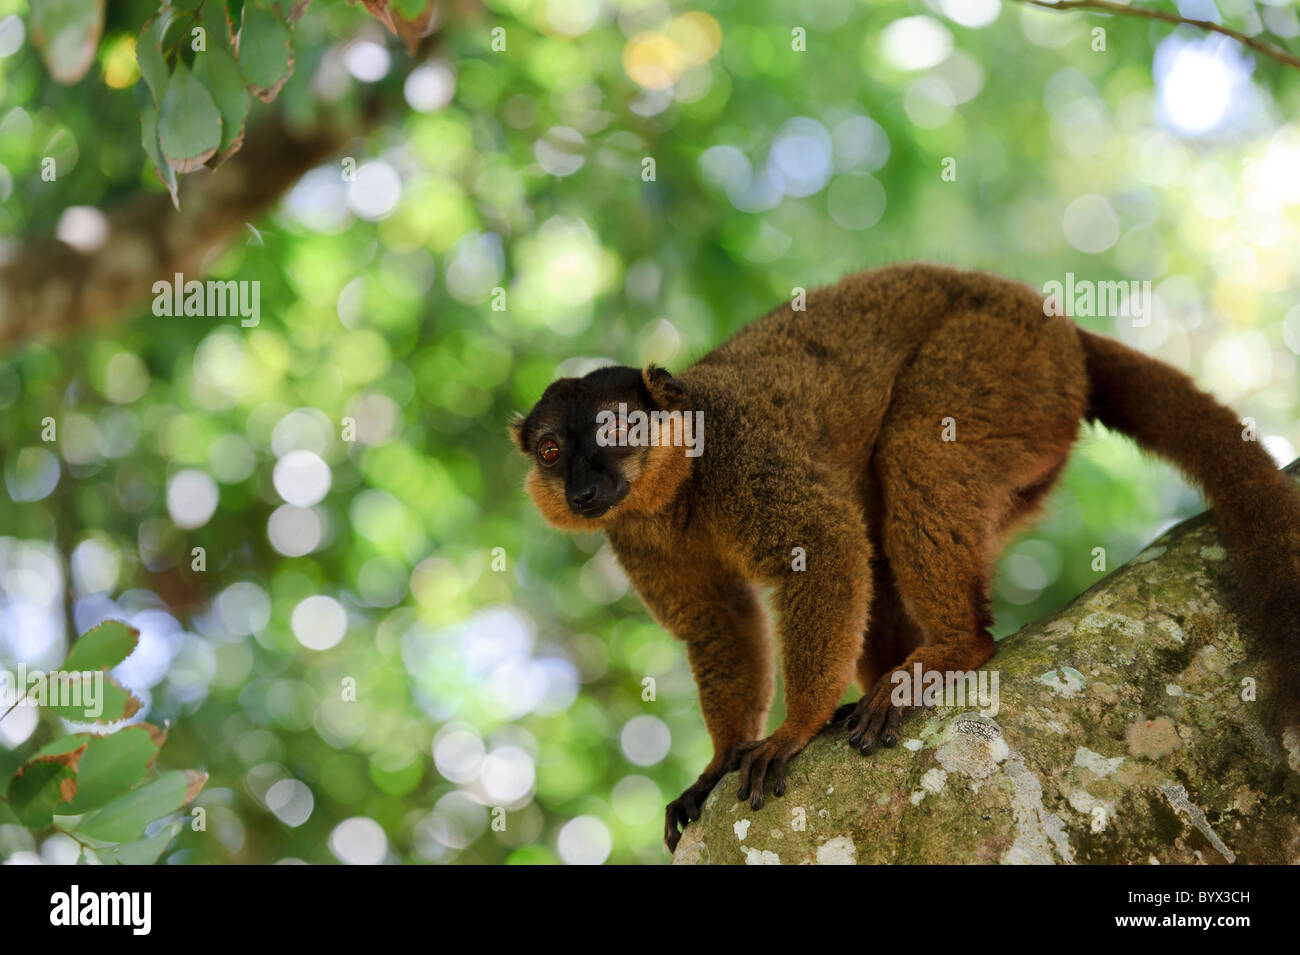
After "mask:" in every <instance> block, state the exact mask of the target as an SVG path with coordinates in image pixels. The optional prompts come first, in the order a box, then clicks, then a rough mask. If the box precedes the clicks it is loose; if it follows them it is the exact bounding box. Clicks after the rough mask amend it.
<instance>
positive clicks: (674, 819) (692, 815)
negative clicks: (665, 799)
mask: <svg viewBox="0 0 1300 955" xmlns="http://www.w3.org/2000/svg"><path fill="white" fill-rule="evenodd" d="M721 777H722V774H721V773H718V774H717V775H715V776H713V777H712V778H707V777H706V776H701V777H700V778H699V779H697V780H696V781H695V782H694V783H692V784H691V785H690V786H689V787H688V788H687V789H686V791H685V792H683V793H682V794H681V795H680V796H678V797H677V798H676V799H674V800H673V801H672V802H670V803H669V804H668V808H667V809H666V810H665V811H664V845H666V846H667V847H668V851H669V852H675V851H677V843H678V842H679V841H680V840H681V838H682V833H683V832H684V831H685V830H686V827H687V826H688V825H690V824H691V823H692V822H694V821H695V820H696V819H699V818H700V811H701V810H702V809H703V808H704V800H705V799H707V798H708V796H709V793H711V792H713V787H714V786H716V785H717V784H718V780H719V779H720V778H721Z"/></svg>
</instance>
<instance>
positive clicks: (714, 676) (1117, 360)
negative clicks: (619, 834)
mask: <svg viewBox="0 0 1300 955" xmlns="http://www.w3.org/2000/svg"><path fill="white" fill-rule="evenodd" d="M1044 312H1045V310H1044V303H1043V296H1042V295H1041V294H1040V293H1039V292H1038V291H1036V290H1035V289H1033V288H1030V287H1029V286H1026V285H1022V284H1019V283H1017V282H1012V281H1008V280H1006V279H1002V278H998V277H996V276H993V275H989V274H985V273H977V272H964V271H958V270H955V269H951V268H945V267H940V266H933V265H924V264H914V265H899V266H891V267H886V268H881V269H876V270H873V271H868V272H863V273H859V274H855V275H851V276H849V277H847V278H845V279H843V280H842V281H840V282H839V283H837V284H835V285H832V286H829V287H827V288H822V289H819V290H816V291H814V292H811V293H809V295H808V297H807V308H806V311H795V310H793V309H792V307H791V305H790V304H786V305H784V306H782V307H781V308H778V309H777V310H775V311H774V312H772V313H770V314H769V315H767V316H766V317H765V318H763V319H762V320H760V321H758V322H756V323H754V324H753V325H750V326H749V327H747V328H745V329H744V330H742V331H741V332H740V333H739V334H737V335H736V336H735V337H733V338H732V339H731V340H730V341H728V342H726V343H725V344H723V345H722V346H720V347H719V348H717V349H715V350H714V351H712V352H710V353H709V354H708V355H707V356H706V357H705V358H703V359H702V360H700V361H699V362H697V363H696V364H694V365H692V366H691V367H689V368H687V369H686V370H685V371H683V372H682V373H681V374H680V375H678V376H677V377H676V378H674V377H672V376H671V375H669V374H668V373H667V372H666V371H664V370H662V369H656V368H653V367H651V368H649V369H646V370H645V371H644V372H638V371H637V370H636V369H631V368H624V367H619V368H606V369H601V370H600V371H597V372H594V373H592V374H591V375H588V376H586V377H584V378H581V379H576V378H566V379H561V380H559V381H557V382H555V383H554V384H552V385H551V386H550V387H549V388H548V389H547V391H546V393H545V394H544V395H543V396H542V399H541V400H540V401H539V402H538V404H537V405H536V407H534V408H533V410H532V412H531V413H530V414H529V415H528V416H527V417H526V418H519V419H517V420H516V422H515V423H514V425H513V433H514V438H515V441H516V443H517V444H518V446H519V448H520V450H521V451H523V452H524V453H525V454H527V455H529V456H532V457H533V459H534V463H535V467H534V468H533V470H532V472H531V473H530V475H529V477H528V482H527V487H528V490H529V493H530V494H531V495H532V498H533V500H534V501H535V502H536V504H537V507H538V508H539V509H540V511H541V513H542V514H543V515H544V516H545V517H546V519H547V520H548V521H550V522H551V523H552V524H554V525H556V526H557V527H561V528H565V529H568V530H589V531H595V530H600V531H604V532H605V533H606V534H607V535H608V538H609V541H610V544H611V545H612V547H613V549H614V552H615V554H616V555H617V556H618V560H619V562H620V564H621V565H622V566H623V568H624V570H625V571H626V572H627V575H628V577H629V578H630V580H631V581H632V583H633V585H634V586H635V587H636V589H637V591H638V592H639V594H640V595H641V597H642V599H643V600H644V602H645V605H646V607H647V608H648V609H649V611H650V612H651V614H653V616H654V617H655V619H656V620H658V621H659V623H661V624H662V625H663V626H664V627H665V628H666V629H668V630H669V631H670V632H672V633H673V634H674V635H675V636H677V637H678V638H680V639H681V640H682V641H684V643H685V644H686V653H687V657H688V659H689V660H690V665H691V670H692V672H693V673H694V676H695V680H696V683H697V684H698V686H699V695H700V708H701V710H702V712H703V715H704V721H705V724H706V725H707V727H708V730H709V734H710V736H711V737H712V739H713V749H714V755H713V760H712V761H711V762H710V763H709V765H708V766H707V767H705V769H704V772H703V773H702V774H701V775H700V778H699V779H698V780H697V781H696V783H695V784H694V785H692V786H691V787H690V788H689V789H687V790H686V792H685V793H683V794H682V796H681V797H680V798H678V799H677V800H675V801H674V802H672V803H671V804H670V805H669V806H668V810H667V818H666V821H665V840H666V842H667V843H668V846H669V848H670V849H671V848H674V847H675V846H676V843H677V840H678V838H679V836H680V832H679V830H680V828H682V827H684V826H685V824H686V823H687V822H689V821H690V820H692V819H694V818H697V817H698V815H699V812H700V807H701V805H702V804H703V802H704V798H705V797H706V796H707V795H708V793H709V791H710V790H711V789H712V788H713V787H714V785H715V784H716V783H717V782H718V780H719V779H720V778H721V777H722V776H723V775H724V773H726V772H727V771H729V769H733V768H739V771H740V788H739V792H738V796H739V797H740V798H742V799H745V798H749V799H750V800H751V804H752V805H753V806H754V807H755V808H758V807H759V806H761V805H762V802H763V787H764V784H765V781H766V780H768V779H770V780H771V782H772V785H773V791H774V792H775V793H776V795H778V796H779V795H781V794H782V793H783V792H784V790H785V770H786V764H787V762H788V761H789V760H790V758H791V757H792V756H793V755H794V754H795V753H797V752H799V750H800V749H802V748H803V747H804V745H805V744H807V742H808V741H809V740H810V739H811V738H812V737H813V736H814V735H815V734H817V733H818V732H819V731H820V730H821V729H822V728H823V727H824V726H825V725H826V723H827V721H828V719H830V718H831V717H832V715H833V714H835V712H836V704H837V702H838V701H839V699H840V696H841V694H843V692H844V690H845V689H846V687H847V685H848V683H849V682H850V680H851V679H852V678H853V677H854V676H856V677H857V680H858V682H859V684H860V685H861V687H862V689H863V696H862V698H861V699H860V700H859V702H858V703H857V704H855V705H852V706H851V707H849V708H848V710H849V712H848V713H847V720H846V722H847V723H848V725H849V726H850V727H851V728H853V733H852V735H851V737H850V742H851V743H852V744H854V745H856V746H858V747H860V748H861V750H862V752H864V753H871V752H873V751H874V750H875V747H876V745H877V743H882V744H883V745H885V746H893V745H894V744H895V743H896V742H897V740H898V735H899V722H900V718H901V716H902V710H901V709H899V708H898V707H896V706H894V705H893V704H892V702H891V700H890V690H891V689H892V683H891V681H890V676H891V674H892V673H893V672H895V671H897V670H903V671H905V672H911V670H912V667H913V664H915V663H920V664H921V666H922V668H923V670H926V671H930V670H938V671H969V670H972V669H974V668H976V667H978V666H980V665H981V664H983V663H984V662H985V661H987V660H988V659H989V657H990V656H992V654H993V648H994V644H993V637H992V636H991V634H990V633H989V624H990V616H989V609H988V592H989V581H990V575H991V574H992V571H993V567H994V562H995V559H996V557H997V554H998V550H999V548H1000V547H1001V545H1002V544H1003V543H1004V542H1005V541H1006V539H1007V537H1008V536H1009V534H1010V533H1011V532H1012V531H1013V529H1015V528H1016V527H1017V526H1018V525H1019V524H1021V523H1022V522H1023V521H1025V520H1026V519H1028V518H1029V517H1031V516H1032V515H1033V514H1034V513H1035V512H1036V511H1037V510H1038V508H1039V505H1040V504H1041V502H1042V500H1043V498H1044V496H1045V495H1046V494H1047V492H1048V491H1049V490H1050V488H1051V487H1052V485H1053V483H1054V482H1055V481H1056V479H1057V478H1058V477H1059V475H1060V473H1061V471H1062V469H1063V467H1064V465H1065V461H1066V457H1067V456H1068V454H1069V452H1070V448H1071V446H1072V445H1073V443H1074V441H1075V438H1076V436H1077V433H1078V427H1079V422H1080V421H1081V420H1083V419H1088V420H1093V421H1100V422H1102V423H1103V424H1105V425H1106V426H1107V427H1110V428H1114V429H1117V430H1119V431H1122V432H1124V433H1126V434H1128V435H1130V436H1131V437H1133V438H1134V439H1136V440H1137V442H1138V443H1139V444H1140V445H1142V446H1143V447H1144V448H1146V449H1147V450H1150V451H1153V452H1155V453H1157V454H1160V455H1162V456H1163V457H1166V458H1168V459H1169V460H1171V461H1172V462H1174V463H1175V464H1177V465H1178V466H1180V467H1181V468H1182V469H1183V470H1184V471H1185V472H1186V473H1187V474H1188V475H1189V476H1190V477H1191V478H1192V479H1193V480H1195V481H1196V482H1197V483H1199V484H1200V485H1201V487H1202V488H1203V489H1204V490H1205V492H1206V493H1207V495H1208V496H1209V498H1210V499H1211V501H1212V502H1213V504H1214V506H1215V508H1216V512H1217V515H1218V519H1219V522H1220V524H1221V525H1222V528H1223V531H1224V533H1225V535H1226V539H1227V541H1228V544H1229V547H1230V550H1231V552H1232V554H1233V556H1234V559H1235V563H1236V568H1237V572H1238V577H1239V580H1240V583H1241V587H1240V589H1241V591H1242V598H1243V609H1244V610H1245V611H1246V613H1247V618H1248V620H1249V621H1251V622H1252V623H1253V626H1254V629H1255V630H1256V631H1257V632H1258V633H1259V635H1260V636H1261V637H1262V638H1264V639H1265V640H1266V641H1267V642H1268V644H1269V647H1270V650H1271V651H1272V653H1271V656H1272V657H1273V658H1275V659H1277V660H1280V661H1281V672H1282V679H1283V681H1284V684H1285V685H1284V686H1283V688H1282V693H1281V694H1280V696H1281V697H1282V698H1283V699H1284V701H1285V703H1284V705H1285V706H1286V707H1287V708H1286V711H1285V713H1284V714H1283V715H1284V718H1285V719H1287V720H1292V721H1293V720H1295V719H1296V716H1297V714H1296V705H1295V704H1296V703H1297V701H1300V494H1298V493H1297V492H1296V490H1295V488H1294V487H1293V486H1292V485H1291V484H1290V482H1289V481H1288V480H1287V479H1286V477H1285V476H1284V475H1283V474H1282V473H1281V472H1279V471H1278V470H1277V469H1276V468H1275V466H1274V463H1273V461H1272V460H1271V459H1270V457H1269V455H1268V454H1267V453H1266V452H1265V451H1264V450H1263V448H1261V447H1260V445H1259V444H1258V443H1256V442H1254V441H1249V440H1243V433H1242V430H1243V429H1242V425H1241V423H1240V422H1239V421H1238V419H1237V416H1236V415H1234V414H1233V413H1232V412H1231V411H1229V410H1228V409H1227V408H1225V407H1223V406H1221V405H1219V404H1218V403H1217V402H1215V401H1214V400H1213V399H1212V398H1211V397H1209V396H1208V395H1206V394H1204V393H1202V392H1201V391H1199V390H1197V388H1196V387H1195V385H1194V384H1193V382H1192V380H1191V379H1190V378H1189V377H1188V376H1187V375H1185V374H1183V373H1182V372H1180V371H1177V370H1175V369H1174V368H1171V367H1169V366H1168V365H1165V364H1162V363H1161V362H1158V361H1155V360H1154V359H1151V358H1147V357H1145V356H1144V355H1142V354H1140V353H1138V352H1136V351H1134V350H1132V349H1130V348H1128V347H1126V346H1124V345H1122V344H1120V343H1119V342H1117V341H1114V340H1111V339H1108V338H1104V337H1100V336H1097V335H1094V334H1092V333H1090V332H1087V331H1084V330H1082V329H1080V328H1079V327H1077V326H1076V325H1075V324H1074V323H1073V322H1072V321H1070V320H1069V319H1068V318H1064V317H1053V316H1049V315H1045V314H1044ZM620 401H621V402H625V403H626V404H627V405H628V406H629V407H631V408H634V409H636V408H640V409H656V408H657V409H684V410H690V411H703V412H704V424H705V429H704V433H705V446H704V449H703V453H702V454H701V455H700V456H698V457H694V458H691V457H688V456H687V455H686V453H685V450H686V449H684V448H683V447H678V446H671V445H664V444H661V445H660V446H657V447H639V448H611V447H606V446H600V445H598V444H597V443H596V441H595V440H594V437H593V434H594V431H595V427H596V418H595V415H596V412H597V411H598V410H601V409H608V408H612V407H614V406H615V405H616V404H617V403H618V402H620ZM949 419H950V420H949ZM945 428H946V429H947V431H946V433H947V436H948V437H950V438H952V437H955V440H944V436H945ZM953 429H955V434H954V430H953ZM543 445H545V447H543ZM539 452H545V453H546V454H547V455H548V456H549V455H551V454H552V453H554V454H555V457H554V460H553V462H552V463H549V464H548V463H546V462H544V461H543V460H541V458H539V457H538V456H537V455H538V454H539ZM584 515H585V516H584ZM795 548H803V552H804V553H805V554H806V569H805V570H798V569H795V567H796V564H797V561H796V560H795V558H794V555H795V554H796V553H797V552H796V551H795ZM756 585H767V586H770V587H771V588H772V592H773V604H774V609H775V611H776V616H777V619H778V621H779V623H778V628H779V632H780V636H781V660H782V667H783V674H784V681H785V695H786V718H785V721H784V722H783V723H782V724H781V725H780V727H779V728H778V729H777V730H776V732H774V733H773V734H771V735H770V736H767V737H766V738H763V733H764V727H765V721H766V719H767V714H768V710H769V707H770V706H771V702H772V695H773V667H772V638H771V635H770V631H769V629H768V623H767V618H766V614H765V613H764V611H763V608H762V605H761V603H760V601H759V598H758V595H757V592H756V590H755V587H756Z"/></svg>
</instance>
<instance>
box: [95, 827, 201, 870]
mask: <svg viewBox="0 0 1300 955" xmlns="http://www.w3.org/2000/svg"><path fill="white" fill-rule="evenodd" d="M180 831H181V824H180V823H179V822H172V823H168V824H167V825H165V826H163V827H162V830H161V831H160V832H158V833H156V834H155V835H152V836H149V837H148V838H146V839H141V840H139V841H138V842H127V843H124V844H122V845H115V846H108V847H107V848H103V849H96V850H95V855H97V856H98V857H99V859H100V861H101V862H104V863H106V864H109V865H112V864H116V865H153V864H154V863H155V862H157V861H158V857H159V856H160V855H162V854H163V853H164V852H165V851H167V847H168V846H169V845H171V841H172V840H173V839H175V838H176V833H178V832H180Z"/></svg>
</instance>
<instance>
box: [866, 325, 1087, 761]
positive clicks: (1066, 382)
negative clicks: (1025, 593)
mask: <svg viewBox="0 0 1300 955" xmlns="http://www.w3.org/2000/svg"><path fill="white" fill-rule="evenodd" d="M1033 320H1034V321H1037V322H1041V323H1043V324H1042V326H1041V328H1040V327H1038V326H1031V328H1032V329H1033V331H1032V332H1031V333H1028V334H1026V331H1025V330H1024V329H1020V330H1019V331H1018V335H1019V336H1020V337H1021V339H1022V340H1023V341H1025V342H1027V347H1026V348H1025V349H1024V350H1022V351H1018V352H1016V353H1014V354H1012V353H1009V352H1007V350H1006V349H1005V348H1004V347H1003V346H1002V344H1001V343H1002V341H1003V340H1004V338H1005V334H1006V333H1005V327H1004V325H1005V319H1004V318H1001V317H996V318H994V317H987V316H982V315H966V316H959V317H956V318H954V319H953V320H951V321H950V322H949V323H947V324H946V325H945V326H944V328H943V329H942V330H941V331H940V333H939V334H938V335H937V336H936V338H935V339H934V340H932V341H931V342H929V343H927V345H926V346H924V347H923V348H922V349H921V350H920V351H919V352H918V354H917V357H916V360H915V361H914V362H913V364H912V365H911V366H910V367H909V368H908V369H907V370H906V371H905V372H904V373H903V374H902V375H901V376H900V377H899V380H898V382H897V386H896V390H895V407H897V408H898V409H899V411H898V413H897V414H892V415H889V416H887V417H886V421H885V424H884V426H883V428H882V430H881V435H880V439H879V441H878V444H877V452H876V459H875V465H876V471H877V474H878V477H879V480H880V482H881V492H882V495H883V499H884V516H883V519H882V521H881V542H882V544H881V548H882V550H883V551H884V554H885V556H886V557H887V558H888V560H889V565H890V567H891V568H892V571H893V580H894V583H895V585H896V587H897V592H898V595H899V598H900V605H901V609H902V611H903V614H904V615H905V616H906V618H907V619H908V620H910V621H911V622H912V623H914V624H915V626H916V628H917V629H918V630H919V633H920V636H921V643H920V645H919V646H915V647H914V648H913V649H911V650H910V652H908V653H907V655H906V656H905V657H904V658H903V659H902V660H901V661H900V662H898V663H897V664H896V665H895V666H893V667H891V668H890V669H888V670H885V671H884V672H881V673H880V674H879V676H878V677H877V678H876V682H875V685H874V686H872V687H870V688H867V689H866V691H865V692H864V694H863V697H862V699H861V700H859V701H858V703H857V704H856V705H855V707H854V708H853V710H852V711H851V712H850V713H848V714H847V717H846V720H845V722H846V725H849V726H850V727H851V728H852V730H853V732H852V735H851V736H850V738H849V742H850V743H851V744H852V745H854V746H857V747H858V748H860V749H861V750H862V752H863V753H868V754H869V753H872V752H874V751H875V749H876V746H877V744H883V745H885V746H893V745H894V744H895V743H897V741H898V735H899V726H900V723H901V719H902V716H903V713H904V711H905V710H906V709H907V708H908V706H909V705H916V704H919V702H920V701H919V699H918V696H919V692H918V691H919V688H915V687H913V688H912V690H913V694H912V695H911V696H910V697H905V698H904V702H902V703H901V704H900V703H896V702H894V700H893V699H892V696H893V693H894V690H895V688H896V687H897V686H898V685H899V684H898V683H897V682H896V680H895V676H896V675H904V674H905V675H907V676H911V675H912V674H913V673H914V672H915V667H916V665H917V664H920V667H921V670H922V672H932V671H937V672H939V673H943V674H945V675H946V674H949V673H952V672H954V671H960V672H968V671H970V670H973V669H975V668H976V667H979V666H980V665H981V664H983V663H985V662H986V661H987V660H988V659H989V658H990V657H991V656H992V655H993V649H994V643H993V637H992V634H991V633H990V631H989V627H990V625H991V623H992V618H991V615H990V612H989V598H988V592H989V583H990V580H991V577H992V572H993V568H994V564H995V561H996V558H997V551H998V548H999V547H1000V545H1001V543H1002V542H1003V540H1004V539H1005V535H1006V534H1007V533H1008V532H1009V531H1010V530H1011V529H1012V528H1013V527H1015V526H1016V525H1017V524H1018V523H1020V522H1021V521H1022V520H1023V519H1024V518H1026V517H1027V516H1029V514H1030V513H1031V512H1032V511H1033V510H1034V509H1036V507H1037V505H1038V504H1039V503H1040V502H1041V500H1042V498H1043V496H1044V495H1045V494H1046V492H1047V490H1048V489H1049V488H1050V487H1051V485H1052V483H1053V482H1054V481H1055V479H1056V477H1057V476H1058V475H1059V474H1060V471H1061V469H1062V467H1063V464H1064V461H1065V458H1066V456H1067V455H1068V453H1069V449H1070V447H1071V445H1072V444H1073V442H1074V439H1075V437H1076V435H1077V432H1078V422H1079V419H1080V417H1081V416H1082V413H1083V410H1084V407H1085V405H1086V401H1087V388H1086V381H1085V380H1084V378H1083V375H1082V369H1081V366H1080V363H1079V351H1078V345H1077V340H1076V339H1075V338H1074V337H1073V332H1072V331H1071V330H1069V329H1065V328H1063V327H1062V326H1060V325H1059V324H1054V323H1052V321H1051V320H1050V319H1043V318H1040V317H1037V316H1035V317H1034V319H1033ZM1054 358H1055V360H1053V359H1054Z"/></svg>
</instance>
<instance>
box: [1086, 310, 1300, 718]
mask: <svg viewBox="0 0 1300 955" xmlns="http://www.w3.org/2000/svg"><path fill="white" fill-rule="evenodd" d="M1080 339H1081V341H1082V343H1083V350H1084V355H1085V358H1086V361H1087V369H1088V378H1089V381H1090V382H1091V385H1092V399H1091V403H1090V405H1089V408H1088V412H1087V418H1088V419H1089V420H1093V421H1100V422H1101V423H1102V424H1104V425H1106V427H1108V428H1112V429H1114V430H1116V431H1122V432H1123V433H1124V434H1126V435H1128V436H1129V437H1131V438H1133V440H1135V441H1136V442H1137V443H1138V444H1139V445H1141V446H1142V447H1143V448H1144V449H1145V450H1147V451H1151V452H1153V453H1155V454H1158V455H1160V456H1161V457H1162V458H1165V459H1167V460H1168V461H1171V462H1173V463H1174V464H1176V465H1177V466H1178V467H1179V468H1180V469H1181V470H1182V471H1183V473H1184V474H1186V475H1187V476H1188V477H1189V478H1190V479H1191V480H1192V481H1193V482H1194V483H1196V484H1197V485H1199V486H1200V487H1201V489H1202V490H1203V491H1204V492H1205V495H1206V497H1208V498H1209V499H1210V503H1211V504H1212V505H1213V506H1214V514H1215V518H1216V519H1217V521H1218V523H1219V526H1220V528H1222V531H1223V535H1224V538H1225V540H1226V543H1227V546H1228V553H1229V555H1230V556H1231V558H1232V561H1233V564H1234V567H1235V569H1236V572H1237V579H1238V592H1239V594H1240V609H1241V611H1242V612H1243V615H1244V617H1245V622H1246V625H1247V627H1248V628H1249V629H1250V630H1251V631H1252V632H1253V633H1254V634H1255V635H1256V636H1257V637H1258V639H1259V640H1260V641H1261V643H1262V645H1263V647H1264V650H1265V653H1266V654H1267V661H1268V662H1269V664H1270V665H1272V666H1275V667H1276V671H1277V677H1278V691H1279V693H1278V698H1279V706H1278V715H1279V717H1280V718H1281V719H1280V721H1279V722H1281V724H1282V725H1283V726H1287V725H1295V724H1296V723H1300V489H1297V488H1296V486H1295V485H1294V484H1292V483H1291V481H1290V480H1289V479H1288V477H1287V475H1286V474H1284V473H1283V472H1281V471H1279V470H1278V469H1277V467H1276V465H1275V464H1274V463H1273V459H1272V458H1271V457H1270V456H1269V454H1268V452H1267V451H1265V450H1264V448H1263V447H1262V446H1261V445H1260V443H1259V442H1258V441H1255V440H1247V432H1246V428H1245V426H1244V425H1243V424H1242V422H1241V421H1240V420H1239V419H1238V418H1237V416H1236V415H1235V414H1233V412H1232V411H1230V410H1229V409H1227V408H1225V407H1224V406H1223V405H1221V404H1219V403H1218V402H1217V401H1215V400H1214V399H1213V398H1211V397H1210V396H1209V395H1207V394H1206V393H1205V392H1203V391H1201V390H1199V389H1198V388H1197V387H1196V385H1195V383H1194V382H1193V381H1192V379H1191V378H1189V377H1188V376H1187V375H1185V374H1183V373H1182V372H1181V371H1179V370H1178V369H1176V368H1172V367H1170V366H1169V365H1166V364H1164V363H1163V362H1160V361H1156V360H1155V359H1153V358H1148V357H1147V356H1146V355H1143V354H1142V353H1141V352H1137V351H1134V350H1133V349H1131V348H1129V347H1127V346H1125V345H1122V344H1121V343H1119V342H1117V341H1115V340H1114V339H1111V338H1104V337H1102V336H1100V335H1093V334H1091V333H1090V332H1086V331H1083V330H1082V329H1080Z"/></svg>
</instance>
